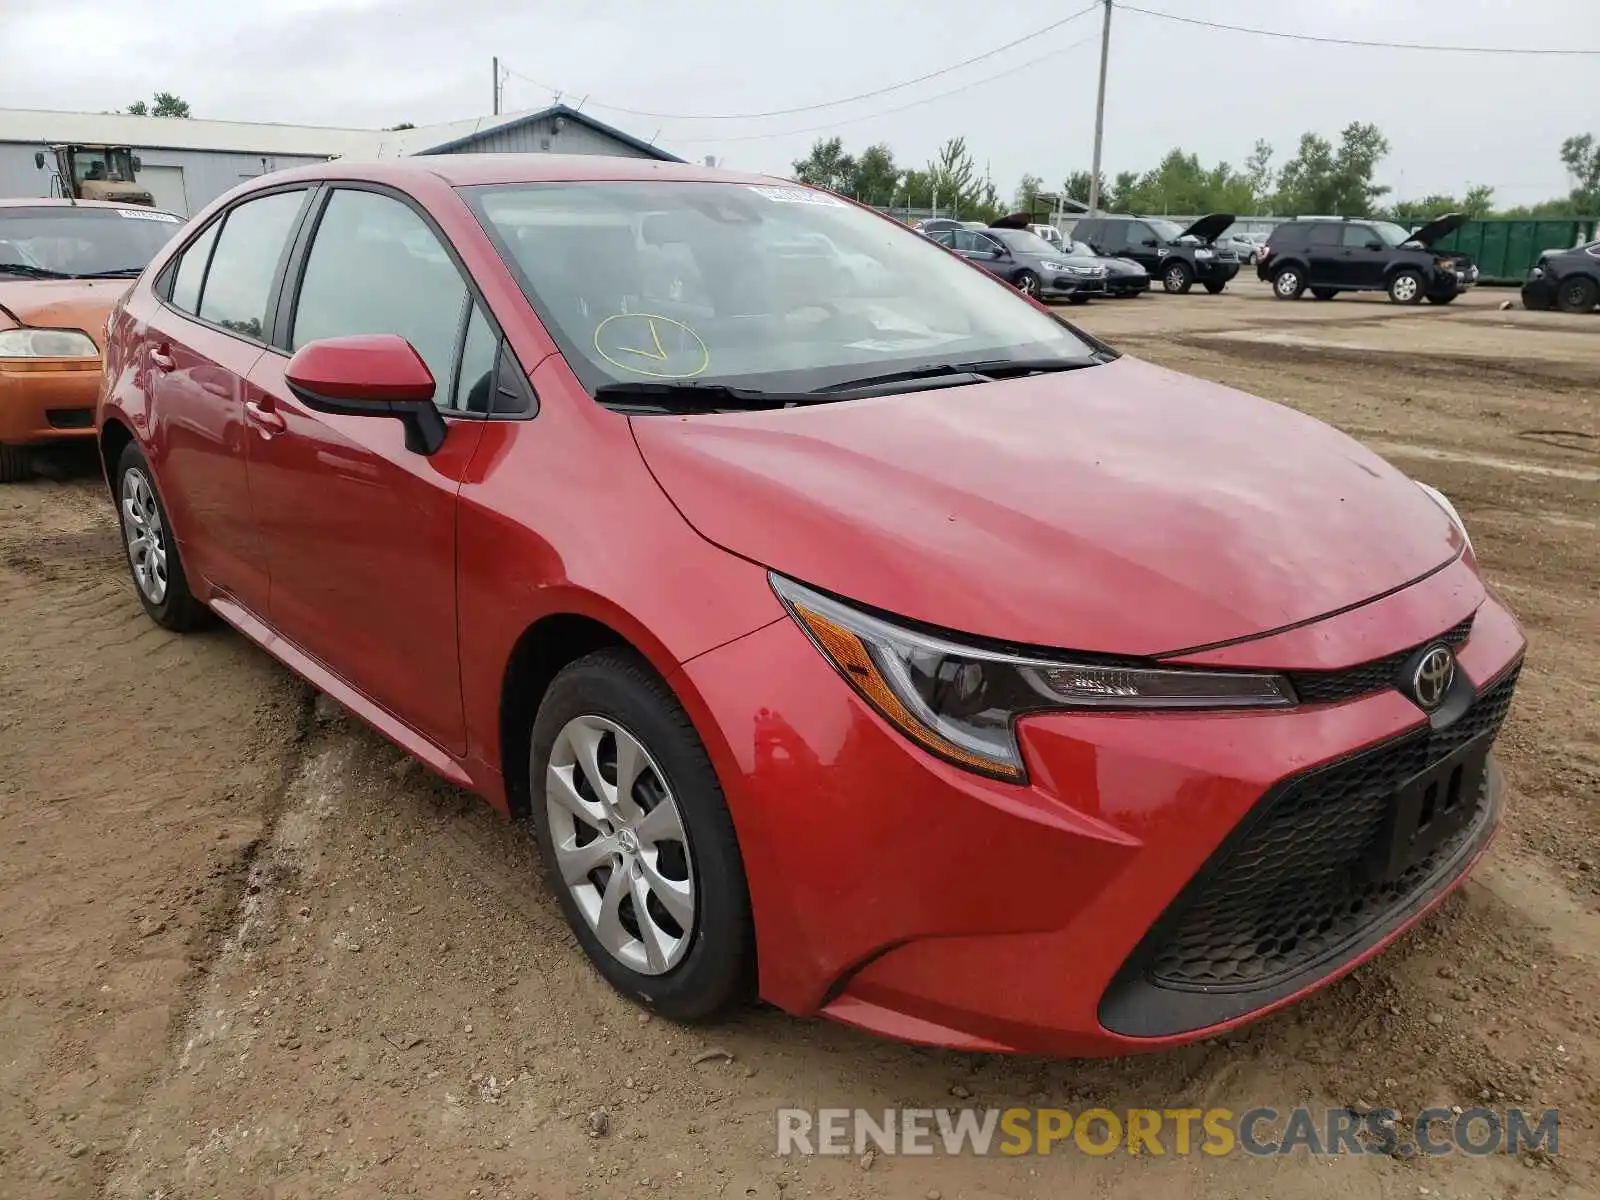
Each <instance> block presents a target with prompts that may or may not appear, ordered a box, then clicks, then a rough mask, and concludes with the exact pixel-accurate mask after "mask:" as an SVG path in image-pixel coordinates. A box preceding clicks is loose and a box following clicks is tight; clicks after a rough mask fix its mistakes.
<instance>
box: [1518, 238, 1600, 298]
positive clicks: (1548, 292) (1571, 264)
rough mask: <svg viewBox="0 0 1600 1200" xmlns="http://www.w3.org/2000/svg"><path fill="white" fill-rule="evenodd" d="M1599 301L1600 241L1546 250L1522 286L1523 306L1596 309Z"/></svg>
mask: <svg viewBox="0 0 1600 1200" xmlns="http://www.w3.org/2000/svg"><path fill="white" fill-rule="evenodd" d="M1597 304H1600V242H1590V243H1589V244H1588V245H1586V246H1577V247H1574V248H1573V249H1571V250H1546V251H1545V252H1544V253H1543V254H1541V255H1540V256H1539V261H1538V262H1537V263H1535V264H1534V265H1533V267H1532V268H1531V269H1530V270H1529V271H1528V278H1527V280H1526V281H1524V283H1523V285H1522V307H1524V308H1532V309H1540V308H1559V309H1560V310H1561V311H1562V312H1572V313H1586V312H1593V311H1594V307H1595V305H1597Z"/></svg>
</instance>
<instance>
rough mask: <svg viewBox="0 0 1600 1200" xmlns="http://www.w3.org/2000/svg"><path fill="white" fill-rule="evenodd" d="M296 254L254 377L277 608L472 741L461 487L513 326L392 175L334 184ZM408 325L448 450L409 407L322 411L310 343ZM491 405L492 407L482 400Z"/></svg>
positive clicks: (256, 478)
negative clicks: (464, 692) (466, 698)
mask: <svg viewBox="0 0 1600 1200" xmlns="http://www.w3.org/2000/svg"><path fill="white" fill-rule="evenodd" d="M308 224H309V226H310V231H309V232H308V234H307V235H306V237H305V238H303V239H302V241H303V242H304V243H305V246H304V249H302V250H301V251H300V252H299V254H298V256H297V259H298V261H297V262H296V263H295V264H293V265H291V268H290V272H289V275H290V278H289V282H288V283H287V284H286V295H285V297H284V300H283V303H282V305H281V306H280V313H282V314H283V319H282V321H281V322H280V325H281V328H279V329H278V330H276V331H275V336H274V341H275V343H277V346H276V348H275V349H274V350H273V351H272V352H269V353H267V354H265V355H264V356H263V357H262V359H261V361H260V362H259V363H258V364H257V366H256V369H255V372H254V374H253V375H252V377H251V382H252V383H253V384H254V385H255V386H256V387H258V388H259V389H260V391H261V393H262V396H263V405H262V407H263V409H264V411H263V412H262V413H261V414H260V416H259V417H258V418H257V419H256V421H255V423H254V425H253V427H252V429H251V431H250V434H249V439H248V440H249V447H250V450H249V464H250V491H251V495H252V496H253V497H254V500H255V506H256V512H257V515H258V519H259V523H260V528H261V533H262V539H263V542H264V544H265V547H266V552H267V560H268V563H269V564H270V568H271V573H272V598H271V606H272V608H271V611H272V623H273V625H274V626H275V627H276V628H277V630H278V632H279V633H280V634H282V635H283V636H284V637H287V638H288V639H289V640H291V641H292V642H294V643H295V644H296V645H297V646H298V647H299V648H300V649H301V650H303V651H305V652H306V653H308V654H310V655H311V656H312V657H313V658H316V659H317V660H319V661H320V662H322V663H323V664H324V665H325V666H327V667H328V668H329V669H330V670H332V671H333V672H334V673H335V674H337V675H339V676H340V677H342V678H343V679H344V680H345V681H346V682H348V683H349V684H351V685H352V686H353V687H354V688H356V689H357V690H358V691H360V692H361V693H363V694H364V695H365V696H366V697H367V698H368V699H370V700H372V701H373V702H375V703H376V704H378V705H379V706H381V707H382V708H384V709H386V710H387V711H388V712H390V713H392V714H393V715H394V716H396V717H398V718H399V719H400V720H401V721H403V722H405V723H406V724H407V725H409V726H410V727H411V728H412V729H415V730H417V731H418V732H420V733H421V734H423V735H424V736H425V737H427V738H428V739H429V740H430V741H432V742H433V743H434V744H435V745H437V746H440V747H442V748H444V749H446V750H449V751H451V752H453V753H461V752H462V751H464V750H465V747H466V730H465V723H464V721H463V717H462V706H461V674H460V659H459V654H458V645H457V633H456V575H455V569H456V497H457V493H458V492H459V491H460V488H461V482H462V479H463V476H464V474H465V471H466V468H467V464H468V463H469V461H470V460H471V458H472V455H473V451H474V450H475V449H476V448H477V445H478V441H479V438H480V436H481V435H482V432H483V421H482V419H481V415H482V412H483V410H485V409H486V408H487V407H488V404H489V401H490V393H489V390H488V387H489V385H488V384H487V383H486V382H485V381H486V380H487V379H489V378H491V373H492V371H493V369H494V365H495V361H496V355H497V353H498V348H499V344H500V334H499V331H498V329H497V327H495V326H494V324H493V322H492V320H491V318H490V317H489V315H488V313H487V310H486V309H485V308H484V307H483V305H482V303H481V301H480V300H479V299H478V298H477V296H476V293H475V292H474V291H473V290H472V289H471V288H470V287H469V286H468V282H467V279H466V276H465V272H464V271H463V270H462V269H461V268H460V267H459V266H458V264H457V261H456V259H455V257H454V255H453V253H452V252H451V251H450V250H449V249H448V247H447V245H446V243H445V241H444V239H443V237H442V235H440V234H439V233H438V232H436V230H435V229H434V227H433V225H432V224H431V223H430V222H429V221H428V220H427V219H426V218H425V217H424V216H423V215H422V212H421V210H420V209H419V208H417V207H415V206H413V204H412V203H411V202H410V201H409V200H407V199H406V198H404V197H402V196H400V195H399V194H397V193H393V192H390V191H388V190H386V189H371V190H369V189H367V188H363V187H359V186H355V185H348V186H337V187H332V188H330V189H329V190H328V191H327V192H326V193H325V195H324V197H323V198H322V200H321V201H320V203H319V211H318V212H317V213H315V214H314V215H313V217H312V220H311V222H309V223H308ZM363 333H394V334H398V335H400V336H401V337H404V338H405V339H406V340H407V341H409V342H410V343H411V345H412V346H413V347H414V348H415V349H416V350H417V352H418V354H420V355H421V356H422V359H423V361H425V362H426V363H427V364H428V369H429V370H430V371H431V372H432V373H433V377H434V381H435V384H436V387H437V390H436V392H435V397H434V402H435V404H437V405H438V407H439V408H440V410H441V412H442V413H443V414H444V416H445V418H446V422H445V423H446V426H447V429H448V432H447V435H446V437H445V441H444V445H443V447H442V448H441V449H440V450H439V451H438V452H437V453H436V454H433V455H431V456H424V455H421V454H415V453H413V452H411V451H409V450H407V449H406V447H405V431H404V428H403V426H402V424H401V423H400V422H399V421H397V420H391V419H387V418H383V417H370V416H361V417H352V416H341V415H337V414H330V413H322V412H314V411H312V410H311V409H309V408H307V407H305V406H304V405H303V404H301V403H300V402H299V401H298V400H297V399H295V397H294V396H293V395H292V394H291V393H290V391H289V389H288V387H287V386H286V384H285V382H284V369H285V368H286V367H287V365H288V363H289V358H290V355H291V354H292V352H293V351H294V350H296V349H298V348H299V347H301V346H304V345H306V344H307V343H308V342H312V341H316V340H318V339H320V338H327V337H341V336H346V335H351V334H363ZM474 407H476V408H477V410H478V412H476V413H474V412H471V411H469V410H470V409H472V408H474Z"/></svg>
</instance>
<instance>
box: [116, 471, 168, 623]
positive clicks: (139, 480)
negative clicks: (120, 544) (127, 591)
mask: <svg viewBox="0 0 1600 1200" xmlns="http://www.w3.org/2000/svg"><path fill="white" fill-rule="evenodd" d="M122 530H123V536H124V537H125V538H126V539H127V543H128V563H129V565H130V566H132V567H133V578H134V582H135V583H137V584H138V585H139V591H141V592H142V593H144V598H145V599H146V600H148V601H150V603H151V604H160V603H161V602H162V601H164V600H165V599H166V598H167V534H166V529H165V528H164V527H163V525H162V524H161V509H160V507H159V506H158V505H157V504H156V494H155V490H154V489H153V488H152V487H151V486H150V480H149V479H148V478H146V477H145V473H144V472H143V471H141V470H139V469H137V468H134V469H132V470H129V471H125V472H124V473H123V476H122Z"/></svg>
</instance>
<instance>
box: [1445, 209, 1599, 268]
mask: <svg viewBox="0 0 1600 1200" xmlns="http://www.w3.org/2000/svg"><path fill="white" fill-rule="evenodd" d="M1595 225H1596V222H1595V220H1594V218H1581V219H1572V218H1562V219H1560V220H1548V221H1537V220H1531V219H1526V218H1521V217H1501V218H1494V217H1491V218H1489V219H1487V220H1483V221H1468V222H1467V223H1466V224H1465V225H1463V226H1462V227H1461V228H1460V229H1458V230H1456V231H1455V232H1454V233H1452V234H1451V235H1450V236H1449V237H1445V238H1440V239H1439V240H1438V241H1437V242H1435V243H1434V246H1435V247H1436V248H1437V249H1440V250H1458V251H1461V252H1462V253H1464V254H1470V255H1471V256H1472V261H1473V262H1475V263H1477V264H1478V280H1479V282H1481V283H1521V282H1522V281H1523V279H1524V278H1526V277H1527V274H1528V268H1529V267H1531V266H1533V264H1534V263H1536V262H1538V261H1539V256H1540V255H1541V254H1543V253H1544V252H1545V251H1546V250H1565V249H1567V248H1568V247H1570V246H1581V245H1582V244H1583V243H1584V242H1587V241H1592V240H1593V239H1594V236H1595Z"/></svg>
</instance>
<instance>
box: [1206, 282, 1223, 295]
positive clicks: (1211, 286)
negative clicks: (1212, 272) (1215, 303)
mask: <svg viewBox="0 0 1600 1200" xmlns="http://www.w3.org/2000/svg"><path fill="white" fill-rule="evenodd" d="M1227 286H1228V281H1227V280H1226V279H1208V280H1206V282H1205V289H1206V291H1208V292H1210V293H1211V294H1212V295H1213V296H1220V295H1222V289H1223V288H1225V287H1227Z"/></svg>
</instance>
